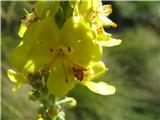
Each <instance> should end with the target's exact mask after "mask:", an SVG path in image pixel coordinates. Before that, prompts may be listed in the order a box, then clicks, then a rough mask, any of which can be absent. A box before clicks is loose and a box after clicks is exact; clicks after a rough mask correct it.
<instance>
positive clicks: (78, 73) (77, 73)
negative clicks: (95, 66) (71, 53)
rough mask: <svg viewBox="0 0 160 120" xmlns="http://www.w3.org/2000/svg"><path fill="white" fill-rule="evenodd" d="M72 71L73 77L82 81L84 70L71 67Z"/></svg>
mask: <svg viewBox="0 0 160 120" xmlns="http://www.w3.org/2000/svg"><path fill="white" fill-rule="evenodd" d="M72 69H73V72H74V76H75V77H76V78H77V79H78V80H80V81H82V80H83V77H84V71H86V69H85V68H82V67H72Z"/></svg>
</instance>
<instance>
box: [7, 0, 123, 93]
mask: <svg viewBox="0 0 160 120" xmlns="http://www.w3.org/2000/svg"><path fill="white" fill-rule="evenodd" d="M96 2H97V4H96ZM96 2H95V1H94V0H88V1H81V2H79V1H77V2H76V4H75V5H73V4H72V3H71V4H69V5H71V6H72V8H73V9H69V10H70V11H67V12H66V11H65V10H66V8H67V7H66V8H64V6H62V4H59V2H47V1H43V2H42V1H39V2H37V3H36V6H35V11H34V12H32V13H29V14H28V15H27V16H26V17H27V19H26V20H28V21H30V22H29V23H24V21H22V24H21V27H20V30H19V35H20V37H22V41H21V42H20V44H19V45H18V46H17V47H16V48H15V50H14V51H13V53H12V56H11V60H10V61H11V64H12V65H13V67H14V68H15V69H16V71H13V70H11V69H9V70H8V76H9V78H10V79H11V80H12V81H14V82H16V83H17V84H22V83H24V84H25V83H27V84H31V85H32V86H33V87H41V86H43V85H46V86H47V88H48V90H49V92H51V93H52V94H54V95H56V96H64V95H66V94H67V93H68V92H69V91H70V90H71V89H73V88H74V86H75V83H80V84H82V85H85V86H86V87H88V88H89V89H90V90H91V91H93V92H95V93H99V94H102V95H108V94H114V92H115V88H114V87H113V86H111V85H108V84H106V83H104V82H97V83H96V82H93V81H91V80H93V79H95V78H97V77H98V76H100V75H102V74H104V73H105V72H106V71H107V70H108V69H107V68H106V67H105V65H104V64H103V62H101V58H102V46H106V47H111V46H114V45H118V44H120V42H121V40H116V39H113V38H112V35H111V34H109V33H106V32H105V31H104V29H103V26H105V25H111V26H116V24H114V23H113V22H111V21H110V20H109V19H108V18H105V19H104V17H106V16H108V15H109V14H110V13H111V11H112V9H111V6H110V5H105V6H102V5H101V2H100V1H96ZM71 6H70V7H68V8H71ZM65 12H66V13H65ZM71 13H73V14H71ZM77 13H78V14H77ZM68 14H70V15H71V16H69V17H66V16H67V15H68ZM62 15H65V17H66V18H64V17H60V20H59V21H57V16H58V17H59V16H62ZM35 18H38V20H36V21H35ZM28 21H27V22H28ZM25 22H26V21H25ZM59 25H60V26H59ZM46 75H48V76H47V82H46V83H45V84H44V83H43V82H42V80H43V77H45V76H46Z"/></svg>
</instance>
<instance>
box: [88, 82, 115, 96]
mask: <svg viewBox="0 0 160 120" xmlns="http://www.w3.org/2000/svg"><path fill="white" fill-rule="evenodd" d="M85 86H87V87H88V88H89V89H90V90H91V91H92V92H95V93H98V94H101V95H111V94H114V93H115V91H116V88H115V87H114V86H111V85H108V84H107V83H104V82H99V83H95V82H91V81H90V82H87V83H86V84H85Z"/></svg>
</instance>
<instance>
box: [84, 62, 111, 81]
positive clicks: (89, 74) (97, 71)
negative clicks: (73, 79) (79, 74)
mask: <svg viewBox="0 0 160 120" xmlns="http://www.w3.org/2000/svg"><path fill="white" fill-rule="evenodd" d="M107 70H108V68H106V67H105V65H104V63H103V62H102V61H99V62H96V63H91V64H90V66H89V67H88V69H87V71H85V72H84V74H85V76H84V79H83V80H82V81H81V83H82V84H85V83H86V82H88V81H90V80H92V79H96V78H98V77H100V76H101V75H102V74H104V73H105V72H106V71H107Z"/></svg>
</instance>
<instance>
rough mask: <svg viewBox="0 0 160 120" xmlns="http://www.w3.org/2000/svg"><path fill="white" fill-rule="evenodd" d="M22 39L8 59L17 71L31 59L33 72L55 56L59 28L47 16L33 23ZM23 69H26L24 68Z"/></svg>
mask: <svg viewBox="0 0 160 120" xmlns="http://www.w3.org/2000/svg"><path fill="white" fill-rule="evenodd" d="M22 41H23V44H21V45H19V46H18V47H17V48H16V49H15V50H14V51H13V54H12V56H11V60H10V61H11V63H12V65H13V66H14V67H15V68H16V69H18V70H19V71H22V70H23V69H24V66H26V64H27V63H28V62H29V61H32V63H33V64H32V65H34V70H32V71H33V72H34V71H37V70H39V69H40V68H42V67H44V66H45V65H46V64H48V63H49V61H51V60H52V59H53V57H54V56H55V54H56V48H57V46H58V45H59V42H60V40H59V29H58V27H57V26H56V23H55V22H54V19H53V18H51V17H47V18H45V19H44V20H42V21H41V22H37V23H33V24H32V25H31V26H30V27H29V28H28V30H27V32H26V34H25V35H24V38H23V40H22ZM25 68H28V67H25ZM32 68H33V67H32ZM25 71H28V70H27V69H25Z"/></svg>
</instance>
